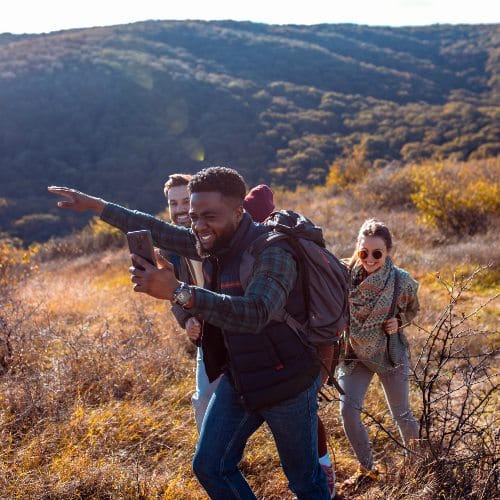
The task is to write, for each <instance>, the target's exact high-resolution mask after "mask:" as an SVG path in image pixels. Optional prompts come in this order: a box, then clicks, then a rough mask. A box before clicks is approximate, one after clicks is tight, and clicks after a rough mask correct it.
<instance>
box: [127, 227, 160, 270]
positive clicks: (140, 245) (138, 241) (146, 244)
mask: <svg viewBox="0 0 500 500" xmlns="http://www.w3.org/2000/svg"><path fill="white" fill-rule="evenodd" d="M127 241H128V248H129V250H130V253H135V254H136V255H140V256H141V257H142V258H143V259H146V260H147V261H149V262H150V263H151V264H153V266H155V265H156V263H155V262H156V259H155V253H154V248H153V238H152V237H151V231H149V230H147V229H143V230H141V231H130V232H128V233H127ZM132 262H133V264H134V266H135V267H136V268H137V269H142V270H143V271H144V268H143V267H142V266H141V265H140V264H137V263H136V262H134V259H132Z"/></svg>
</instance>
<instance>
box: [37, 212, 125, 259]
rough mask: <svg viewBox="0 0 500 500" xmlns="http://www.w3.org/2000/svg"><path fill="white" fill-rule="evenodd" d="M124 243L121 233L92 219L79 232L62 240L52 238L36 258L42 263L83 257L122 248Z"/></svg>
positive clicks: (98, 220)
mask: <svg viewBox="0 0 500 500" xmlns="http://www.w3.org/2000/svg"><path fill="white" fill-rule="evenodd" d="M124 243H125V237H124V235H123V233H122V232H121V231H120V230H119V229H117V228H115V227H113V226H110V225H109V224H106V223H105V222H103V221H102V220H101V219H99V217H93V218H92V219H91V220H90V222H89V223H88V225H87V226H85V227H84V228H83V229H82V230H81V231H79V232H77V233H74V234H73V235H70V236H65V237H63V238H52V239H50V240H49V241H47V242H46V243H44V244H43V245H42V247H41V251H40V254H39V256H38V258H39V259H40V260H42V261H44V260H50V259H53V258H56V257H69V256H76V255H84V254H89V253H92V252H97V251H102V250H106V249H108V248H113V247H117V248H119V247H122V246H123V245H124Z"/></svg>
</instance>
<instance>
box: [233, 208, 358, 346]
mask: <svg viewBox="0 0 500 500" xmlns="http://www.w3.org/2000/svg"><path fill="white" fill-rule="evenodd" d="M264 224H265V225H266V226H267V227H269V232H268V233H264V234H263V235H262V236H260V237H259V238H257V239H256V240H255V241H254V242H253V243H252V245H251V246H250V248H248V249H247V250H246V251H245V253H244V254H243V258H242V261H241V265H240V281H241V283H242V286H243V288H246V285H247V284H248V283H249V281H250V277H251V274H252V269H253V264H254V261H255V256H256V255H259V254H260V253H261V252H262V251H263V250H264V248H266V247H268V246H269V245H272V244H274V243H275V242H277V241H280V240H286V241H287V243H288V244H289V245H290V246H291V247H292V248H293V250H294V252H295V257H296V261H297V263H298V266H299V269H298V271H299V278H301V279H302V282H303V291H304V297H305V304H306V307H307V320H306V322H305V323H301V322H300V321H298V320H297V319H295V318H294V317H293V316H291V315H290V314H289V313H288V312H287V311H286V310H285V309H283V310H282V311H280V312H279V313H278V315H277V316H275V317H273V320H274V321H281V322H286V323H287V325H288V326H289V327H290V328H291V329H292V330H293V331H294V332H295V333H296V334H297V335H299V337H300V338H301V340H302V341H303V342H305V343H307V344H309V345H312V346H322V345H333V344H337V343H338V342H339V341H340V339H341V336H342V332H343V331H344V328H345V327H346V325H347V322H348V319H349V307H348V284H349V276H348V272H347V267H346V266H345V265H344V264H343V263H342V262H340V260H339V259H337V257H335V255H333V254H332V253H331V252H329V251H328V250H327V249H326V248H325V240H324V239H323V231H322V230H321V228H320V227H319V226H316V225H315V224H313V223H312V222H311V221H310V220H309V219H307V218H306V217H304V216H303V215H301V214H298V213H296V212H293V211H290V210H280V211H278V212H273V213H272V214H271V215H270V216H269V218H268V219H267V220H266V221H265V223H264Z"/></svg>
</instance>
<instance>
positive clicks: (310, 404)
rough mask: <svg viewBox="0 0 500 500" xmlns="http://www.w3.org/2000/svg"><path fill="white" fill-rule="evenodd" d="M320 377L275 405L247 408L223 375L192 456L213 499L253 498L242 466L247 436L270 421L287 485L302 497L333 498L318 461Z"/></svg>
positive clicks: (197, 472) (304, 498) (198, 475)
mask: <svg viewBox="0 0 500 500" xmlns="http://www.w3.org/2000/svg"><path fill="white" fill-rule="evenodd" d="M319 386H320V377H318V378H317V380H316V381H315V382H314V383H313V384H312V385H311V386H310V387H309V388H308V389H307V390H305V391H303V392H301V393H300V394H298V395H297V396H295V397H293V398H291V399H288V400H286V401H283V402H281V403H278V404H276V405H274V406H272V407H271V408H266V409H264V410H259V411H248V410H246V409H245V408H244V407H243V405H242V404H241V402H240V399H239V396H238V394H237V393H236V391H235V389H234V387H233V386H232V385H231V383H230V382H229V380H228V377H227V376H225V375H224V376H223V377H222V378H221V381H220V382H219V385H218V386H217V389H216V390H215V394H214V396H213V397H212V399H211V400H210V403H209V405H208V409H207V413H206V414H205V419H204V421H203V425H202V428H201V434H200V438H199V440H198V445H197V447H196V453H195V456H194V459H193V470H194V473H195V474H196V477H197V478H198V480H199V481H200V483H201V485H202V486H203V487H204V488H205V490H206V492H207V493H208V495H209V496H210V498H212V499H214V500H230V499H231V500H232V499H239V500H242V499H243V500H246V499H255V498H256V496H255V495H254V493H253V492H252V490H251V488H250V486H249V485H248V483H247V481H246V480H245V478H244V476H243V474H242V473H241V471H240V470H239V469H238V463H239V462H240V460H241V458H242V456H243V450H244V449H245V445H246V443H247V441H248V438H249V437H250V436H251V435H252V434H253V433H254V432H255V431H256V430H257V429H258V428H259V427H260V426H261V425H262V424H263V423H264V422H266V423H267V425H268V426H269V428H270V429H271V432H272V434H273V437H274V441H275V443H276V447H277V449H278V453H279V456H280V460H281V464H282V466H283V471H284V472H285V475H286V477H287V478H288V486H289V488H290V489H291V490H292V491H293V492H294V493H295V494H296V495H297V498H298V499H300V500H321V499H325V500H326V499H329V498H330V496H329V493H328V484H327V480H326V476H325V474H324V472H323V470H322V468H321V466H320V465H319V463H318V432H317V425H318V420H317V408H318V406H317V393H318V390H319Z"/></svg>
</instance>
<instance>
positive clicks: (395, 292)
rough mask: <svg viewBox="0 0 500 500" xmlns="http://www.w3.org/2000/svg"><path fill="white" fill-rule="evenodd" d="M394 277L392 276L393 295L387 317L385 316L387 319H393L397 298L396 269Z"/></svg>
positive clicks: (397, 275)
mask: <svg viewBox="0 0 500 500" xmlns="http://www.w3.org/2000/svg"><path fill="white" fill-rule="evenodd" d="M394 271H395V275H394V294H393V296H392V303H391V308H390V309H389V315H388V316H387V319H389V318H394V313H395V312H396V303H397V301H398V297H399V280H400V276H399V272H398V270H397V269H394Z"/></svg>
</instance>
